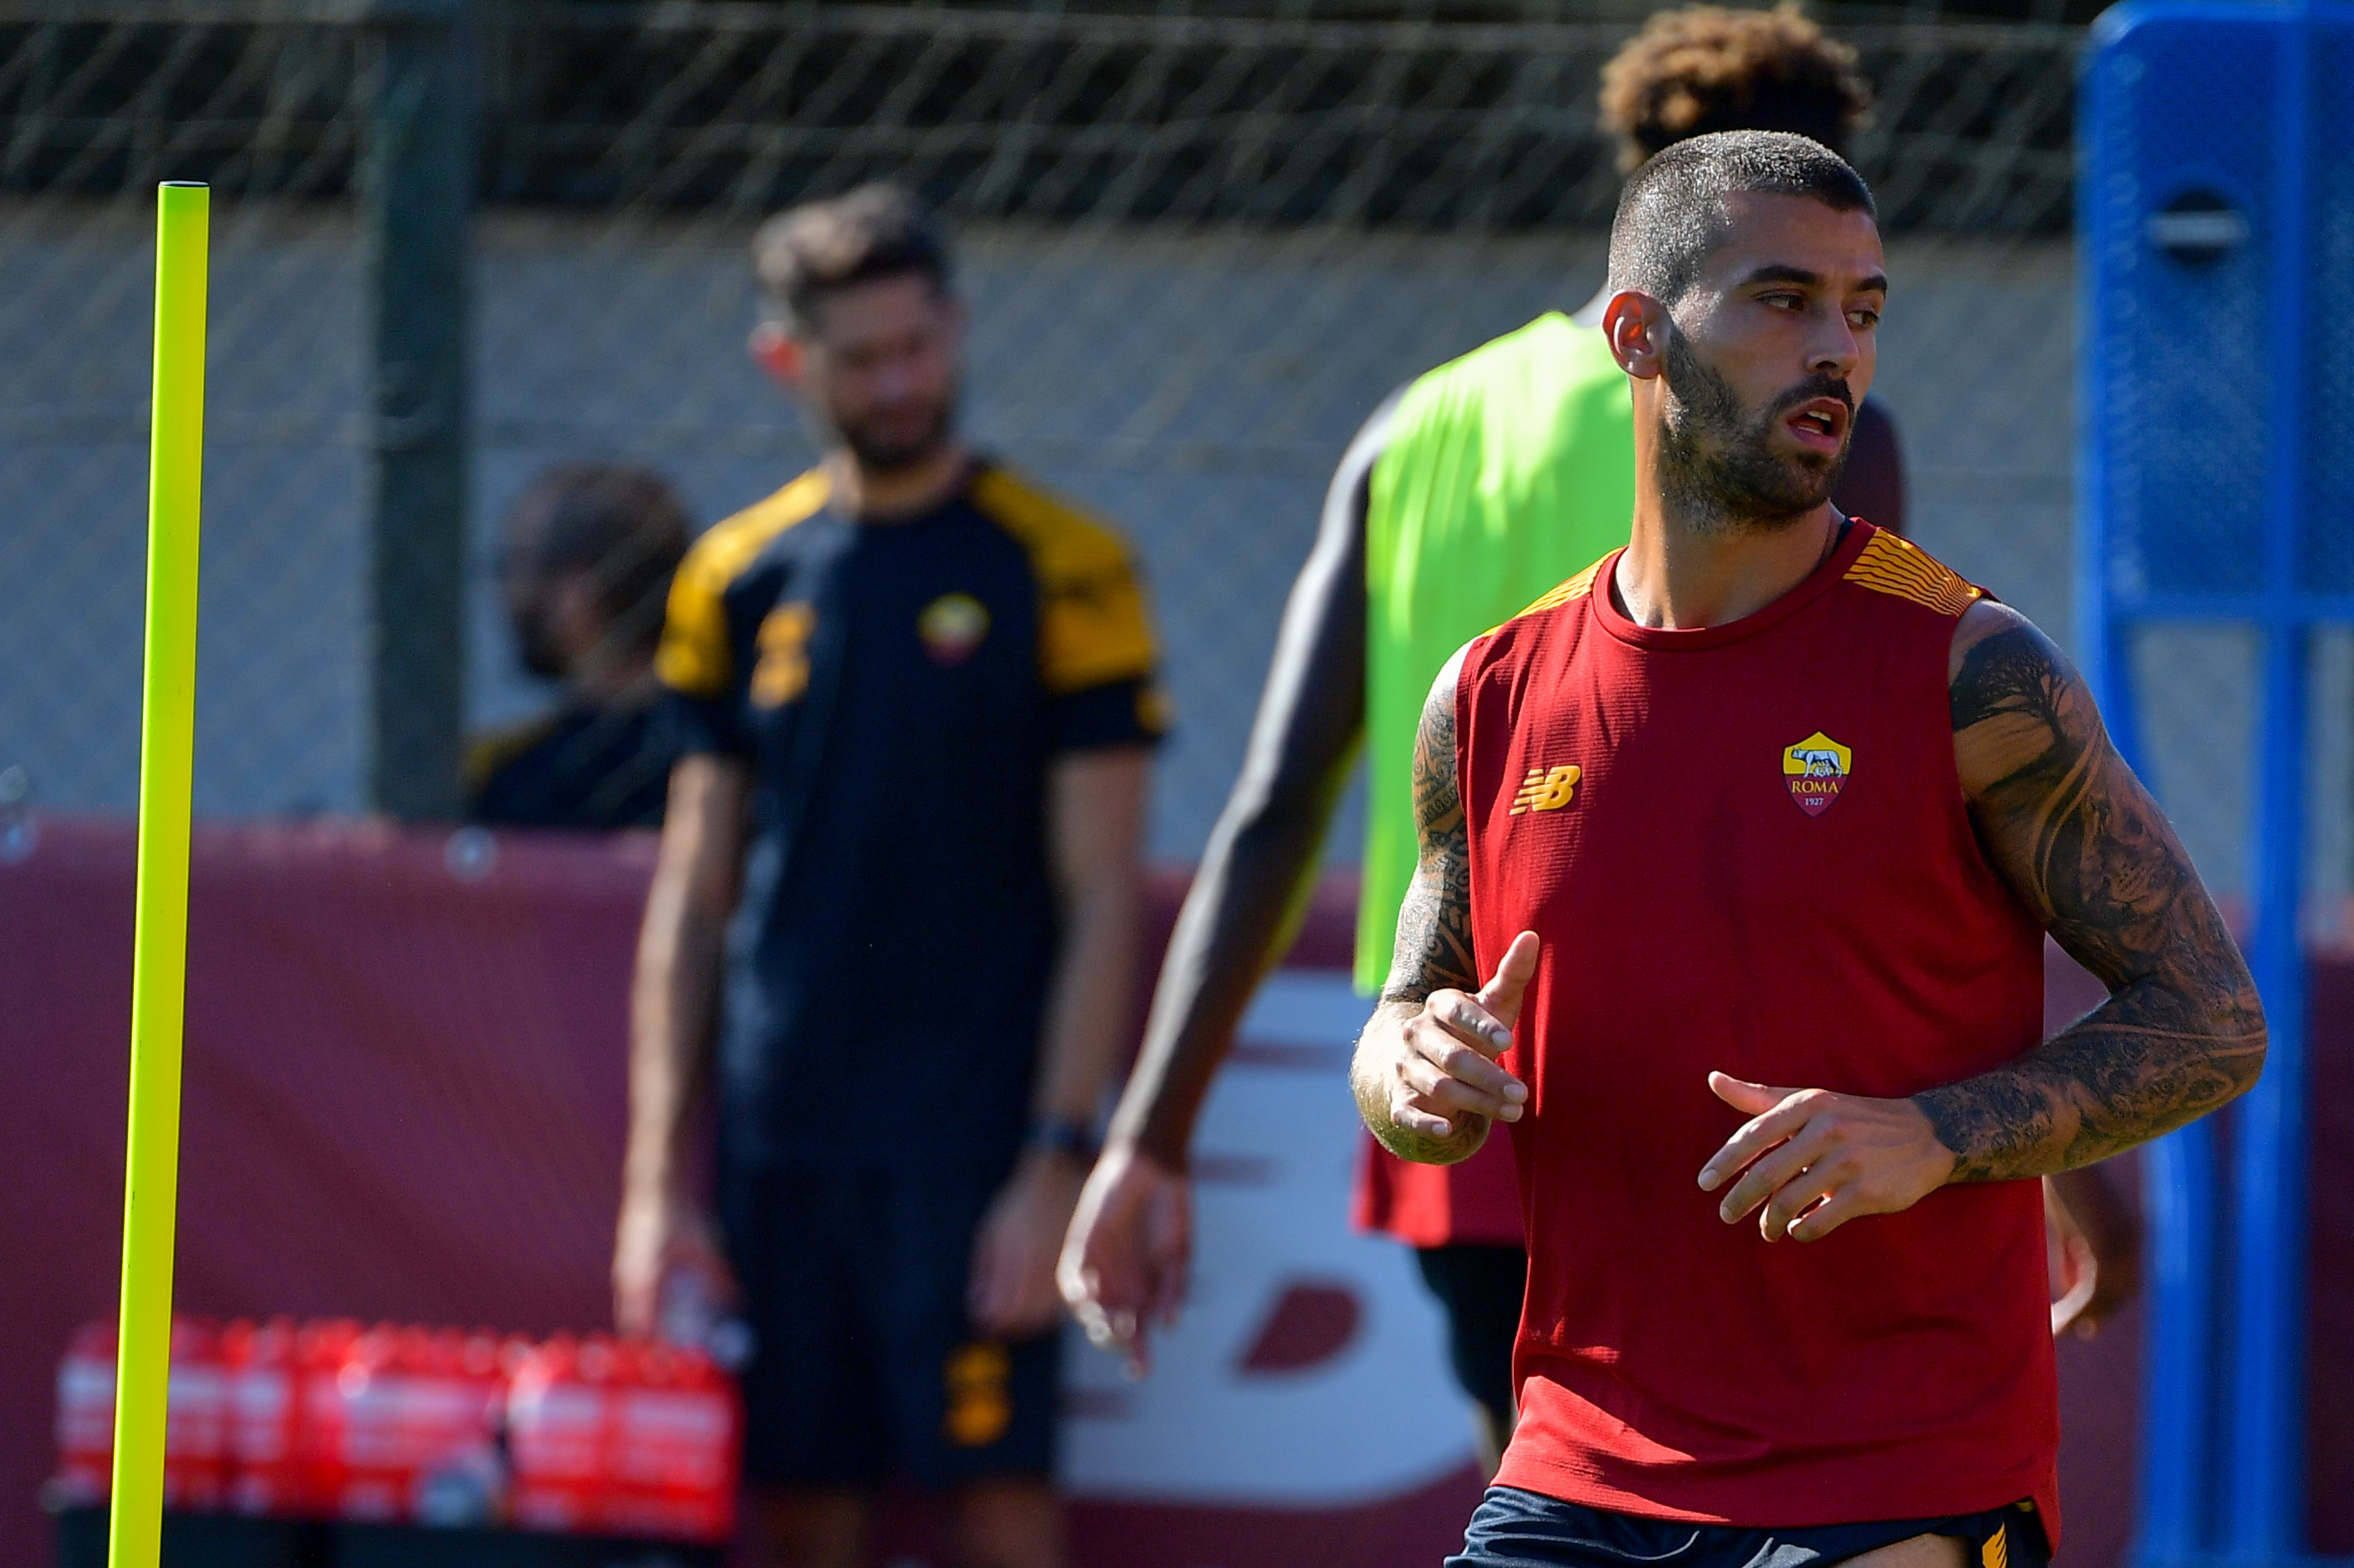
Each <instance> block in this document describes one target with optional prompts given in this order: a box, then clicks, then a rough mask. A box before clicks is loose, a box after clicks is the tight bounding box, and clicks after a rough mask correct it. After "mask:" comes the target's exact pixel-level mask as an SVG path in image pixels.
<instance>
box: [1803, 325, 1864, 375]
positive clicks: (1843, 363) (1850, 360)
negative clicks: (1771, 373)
mask: <svg viewBox="0 0 2354 1568" xmlns="http://www.w3.org/2000/svg"><path fill="white" fill-rule="evenodd" d="M1862 362H1863V345H1862V344H1861V343H1860V342H1859V341H1857V338H1856V334H1855V328H1854V327H1853V326H1851V325H1850V324H1849V322H1848V319H1847V313H1845V312H1844V311H1829V312H1827V313H1825V315H1824V318H1823V320H1822V326H1821V329H1820V330H1819V332H1818V333H1817V334H1815V337H1814V340H1813V341H1812V342H1810V343H1809V344H1808V345H1807V370H1808V373H1809V374H1810V375H1822V376H1836V377H1837V378H1838V379H1840V380H1841V381H1845V380H1846V379H1848V378H1849V377H1850V376H1853V375H1854V374H1855V368H1856V366H1859V365H1861V363H1862Z"/></svg>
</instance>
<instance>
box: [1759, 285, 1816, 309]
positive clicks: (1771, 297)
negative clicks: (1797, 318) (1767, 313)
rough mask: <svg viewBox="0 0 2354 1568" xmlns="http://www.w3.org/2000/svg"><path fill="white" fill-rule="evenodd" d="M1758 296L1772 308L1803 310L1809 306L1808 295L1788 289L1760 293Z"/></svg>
mask: <svg viewBox="0 0 2354 1568" xmlns="http://www.w3.org/2000/svg"><path fill="white" fill-rule="evenodd" d="M1757 298H1758V299H1759V300H1760V301H1761V302H1764V303H1765V306H1766V307H1767V308H1768V309H1771V310H1776V311H1803V310H1805V309H1806V308H1807V297H1806V296H1805V295H1804V294H1800V293H1797V292H1795V291H1791V290H1787V289H1783V290H1777V291H1775V292H1773V293H1770V294H1760V295H1758V296H1757Z"/></svg>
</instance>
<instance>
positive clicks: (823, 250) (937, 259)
mask: <svg viewBox="0 0 2354 1568" xmlns="http://www.w3.org/2000/svg"><path fill="white" fill-rule="evenodd" d="M752 270H753V273H754V275H755V276H756V277H758V279H759V281H760V294H761V297H762V299H763V300H764V301H765V302H766V303H767V306H768V309H769V313H770V314H771V315H772V316H773V317H774V318H775V319H776V320H778V321H779V322H782V323H784V324H785V325H786V326H787V327H790V328H794V329H805V328H807V327H808V326H809V324H810V321H811V312H812V311H813V310H814V309H815V308H816V305H817V302H819V301H820V300H822V298H824V297H825V296H826V295H827V294H829V293H832V292H834V291H837V290H842V289H847V288H850V287H852V286H853V285H854V284H858V283H871V282H874V281H876V280H877V279H881V278H897V277H903V276H907V275H910V274H912V275H914V276H916V277H919V278H924V279H927V280H928V281H930V283H931V285H932V287H933V288H934V289H936V290H938V291H940V292H942V293H946V292H947V291H948V289H949V247H948V241H947V239H946V238H944V237H943V236H942V234H941V233H940V227H939V221H938V218H936V217H934V216H933V215H932V210H931V208H930V207H926V206H925V205H924V202H923V198H922V197H920V196H917V195H916V194H915V192H913V191H911V190H908V189H907V188H906V187H905V186H902V185H882V184H876V185H861V186H859V187H858V188H857V189H856V190H854V191H851V192H848V193H847V194H845V195H843V196H832V197H830V198H828V199H827V200H824V201H813V202H807V203H804V204H803V205H801V206H800V207H793V208H790V210H788V211H785V212H780V213H779V214H778V215H777V216H776V217H772V218H770V219H769V221H768V222H766V223H764V224H762V225H761V226H760V231H759V232H758V234H756V235H755V236H753V238H752Z"/></svg>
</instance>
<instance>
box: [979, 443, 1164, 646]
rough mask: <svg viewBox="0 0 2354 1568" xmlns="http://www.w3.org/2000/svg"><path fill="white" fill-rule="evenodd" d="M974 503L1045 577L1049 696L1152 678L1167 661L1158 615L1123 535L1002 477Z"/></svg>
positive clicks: (988, 476) (986, 482)
mask: <svg viewBox="0 0 2354 1568" xmlns="http://www.w3.org/2000/svg"><path fill="white" fill-rule="evenodd" d="M972 499H973V501H974V503H975V504H977V505H978V506H980V507H981V510H982V511H984V512H986V513H987V514H989V515H990V516H991V517H993V518H995V519H996V520H997V522H998V523H999V524H1000V525H1001V526H1002V527H1003V528H1004V529H1005V531H1006V532H1007V533H1009V534H1011V535H1013V536H1014V538H1015V539H1017V540H1019V541H1020V542H1021V544H1022V546H1023V548H1024V549H1026V550H1027V551H1028V552H1029V554H1030V562H1031V567H1032V569H1033V570H1034V571H1035V572H1036V574H1037V577H1038V597H1039V612H1038V614H1039V630H1038V665H1039V672H1040V674H1041V677H1042V678H1043V679H1044V683H1045V686H1046V689H1047V690H1048V691H1050V692H1055V693H1065V692H1076V691H1084V690H1086V689H1087V687H1090V686H1100V685H1107V684H1109V683H1112V682H1115V681H1136V680H1142V679H1144V678H1145V677H1147V676H1149V675H1150V674H1151V673H1152V667H1153V664H1154V662H1156V661H1157V660H1158V659H1159V657H1160V650H1159V648H1158V646H1157V645H1156V644H1155V642H1154V641H1153V636H1152V616H1151V611H1150V609H1149V608H1148V607H1147V605H1146V603H1145V597H1144V585H1143V583H1142V582H1141V581H1140V579H1139V577H1138V576H1137V571H1136V566H1135V563H1134V561H1133V560H1132V559H1131V558H1130V557H1129V551H1128V546H1127V545H1126V543H1124V542H1123V541H1122V540H1121V539H1120V537H1119V535H1117V534H1115V533H1113V532H1112V531H1111V530H1110V529H1109V528H1108V527H1106V526H1105V525H1104V524H1101V523H1098V522H1097V521H1096V520H1095V519H1094V518H1092V517H1089V516H1088V515H1087V514H1085V513H1083V512H1080V511H1079V510H1078V509H1076V507H1073V506H1070V505H1068V504H1067V503H1064V502H1062V501H1058V500H1056V499H1055V497H1053V496H1051V495H1049V494H1047V493H1045V492H1044V491H1042V490H1039V489H1037V488H1035V487H1034V486H1032V485H1030V484H1028V483H1026V482H1023V481H1022V480H1020V479H1017V478H1015V477H1014V476H1013V475H1012V474H1010V473H1007V472H1006V471H1004V470H1002V469H996V468H992V469H989V470H987V471H984V472H983V473H982V474H981V477H980V478H978V479H976V480H975V481H974V482H973V487H972Z"/></svg>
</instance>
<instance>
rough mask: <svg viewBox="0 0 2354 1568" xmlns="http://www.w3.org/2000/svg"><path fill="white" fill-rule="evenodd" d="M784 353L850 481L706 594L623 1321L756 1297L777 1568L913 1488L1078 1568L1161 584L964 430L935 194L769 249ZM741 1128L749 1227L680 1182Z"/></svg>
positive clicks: (741, 1205)
mask: <svg viewBox="0 0 2354 1568" xmlns="http://www.w3.org/2000/svg"><path fill="white" fill-rule="evenodd" d="M754 259H755V264H756V267H757V270H758V275H759V281H760V284H761V289H762V293H763V295H764V297H765V302H766V309H767V312H768V316H769V319H768V320H767V321H766V322H764V323H763V324H762V325H761V326H760V327H759V328H758V330H757V331H756V333H755V334H754V338H753V353H754V355H755V357H756V358H757V359H758V360H759V362H760V363H761V364H762V365H763V366H766V367H767V368H768V369H769V371H770V372H771V373H772V374H774V376H776V377H777V379H778V380H779V382H781V383H782V384H783V385H784V386H785V387H788V388H789V389H790V391H792V392H793V393H794V394H795V395H796V396H797V397H798V398H799V399H800V401H801V404H802V406H803V408H804V409H805V411H806V413H807V415H808V417H809V418H810V419H811V424H812V426H813V427H814V429H815V430H816V431H817V433H818V434H819V436H820V439H821V440H822V442H823V444H824V446H825V448H826V455H825V459H824V461H822V463H821V464H820V466H819V467H817V468H815V469H813V470H811V471H810V472H808V473H806V474H803V475H802V476H801V477H800V478H799V479H796V480H794V481H793V482H791V483H790V484H788V485H786V486H785V488H784V489H782V490H780V491H779V492H778V493H776V494H774V495H772V496H770V497H769V498H768V499H767V500H765V501H762V502H759V503H756V504H754V505H753V506H751V507H749V508H748V509H747V510H746V511H744V512H742V513H741V514H737V516H735V517H733V518H731V519H729V520H727V521H726V522H724V523H722V524H719V525H718V526H717V527H716V528H714V529H712V530H711V532H710V533H709V534H707V535H705V536H704V537H703V538H702V539H701V540H700V541H699V542H698V543H697V544H696V545H695V548H694V549H693V551H692V552H691V553H690V554H689V555H688V556H687V559H686V562H685V564H684V567H681V569H680V572H679V575H678V579H677V582H676V584H675V586H674V587H673V590H672V593H671V599H670V607H669V617H668V620H667V623H666V625H665V628H664V630H663V643H662V649H661V653H660V656H659V660H658V671H659V673H660V675H661V677H662V679H663V683H665V684H666V685H667V686H668V687H669V688H670V689H671V691H672V693H673V707H674V709H675V712H676V713H677V715H678V716H679V718H680V720H681V723H682V725H683V726H684V739H683V744H684V747H685V755H684V758H683V759H682V760H681V761H680V762H679V764H678V766H677V768H676V769H675V770H674V771H673V775H672V779H671V786H670V801H669V814H668V818H667V821H666V822H665V825H664V828H663V842H662V854H661V863H660V866H659V869H658V870H657V872H656V874H655V879H654V885H653V889H652V895H651V897H650V899H649V902H648V906H647V911H646V920H645V927H644V934H643V937H642V944H641V947H640V951H639V960H638V973H637V981H636V987H635V991H634V994H633V997H632V1004H631V1010H632V1019H631V1033H632V1047H631V1049H632V1059H631V1132H630V1149H629V1157H628V1168H627V1176H626V1183H625V1192H624V1197H623V1202H622V1212H621V1220H620V1234H619V1238H618V1245H617V1249H616V1255H615V1260H614V1284H615V1293H616V1305H617V1313H618V1316H619V1318H620V1323H621V1326H622V1328H623V1329H624V1330H632V1331H648V1330H654V1329H656V1328H657V1327H658V1326H659V1325H660V1323H661V1322H662V1320H663V1317H664V1315H665V1313H666V1312H667V1311H668V1310H669V1308H670V1306H671V1303H672V1301H673V1298H681V1297H691V1296H693V1295H695V1293H697V1292H701V1293H705V1295H706V1296H708V1297H711V1298H718V1299H721V1300H732V1301H733V1302H735V1303H736V1304H737V1305H738V1307H739V1308H740V1310H741V1311H742V1313H743V1315H744V1317H745V1319H747V1321H748V1324H749V1326H750V1328H751V1330H752V1331H753V1336H754V1340H755V1344H756V1350H755V1352H754V1359H753V1361H752V1363H751V1365H750V1367H749V1368H748V1372H747V1376H746V1381H745V1393H746V1400H747V1404H748V1415H749V1423H748V1437H747V1445H746V1456H745V1461H746V1479H747V1498H746V1501H747V1505H748V1506H747V1509H746V1510H745V1512H746V1521H747V1522H746V1531H747V1536H748V1540H747V1542H746V1545H747V1547H748V1552H749V1557H750V1560H751V1561H754V1562H758V1563H763V1564H780V1565H781V1564H791V1565H793V1568H802V1565H811V1568H819V1565H825V1568H831V1565H833V1564H842V1565H843V1568H849V1565H852V1564H855V1563H860V1562H862V1561H863V1553H864V1535H865V1524H866V1517H867V1510H868V1507H869V1501H870V1499H871V1498H872V1497H873V1495H874V1492H875V1489H877V1488H878V1487H880V1486H881V1485H882V1484H883V1483H884V1482H885V1481H886V1480H888V1479H889V1478H891V1477H892V1476H893V1475H894V1474H895V1473H897V1472H900V1471H902V1470H904V1471H907V1472H911V1473H912V1474H913V1475H914V1476H915V1477H916V1478H917V1479H919V1480H920V1481H922V1482H923V1483H925V1484H927V1485H928V1486H929V1487H932V1488H936V1489H939V1490H940V1491H942V1492H943V1493H944V1494H946V1495H947V1497H948V1498H949V1502H950V1512H951V1518H952V1520H954V1521H955V1529H956V1533H957V1535H958V1537H959V1547H960V1561H962V1562H966V1563H971V1564H974V1565H975V1568H1056V1565H1057V1564H1059V1563H1061V1562H1062V1560H1063V1547H1062V1520H1061V1513H1060V1510H1059V1506H1058V1504H1057V1502H1056V1499H1055V1496H1054V1493H1053V1491H1052V1489H1051V1485H1050V1478H1051V1475H1052V1464H1053V1437H1054V1429H1055V1398H1056V1389H1055V1383H1056V1366H1055V1361H1056V1345H1055V1336H1054V1334H1053V1332H1052V1330H1053V1329H1054V1327H1055V1319H1056V1316H1057V1308H1058V1302H1057V1298H1056V1295H1055V1287H1054V1282H1053V1271H1054V1262H1055V1250H1056V1248H1057V1246H1058V1245H1059V1244H1060V1241H1061V1238H1062V1234H1063V1229H1064V1227H1065V1225H1066V1224H1067V1223H1068V1221H1069V1219H1070V1216H1071V1211H1072V1207H1073V1204H1074V1203H1075V1202H1076V1199H1077V1196H1078V1191H1079V1185H1080V1182H1081V1181H1082V1180H1083V1178H1084V1177H1085V1176H1086V1174H1087V1166H1088V1161H1089V1160H1090V1158H1091V1156H1092V1153H1093V1138H1092V1133H1093V1123H1094V1117H1095V1113H1096V1110H1097V1102H1098V1097H1099V1096H1100V1095H1101V1093H1102V1091H1103V1089H1104V1086H1105V1084H1106V1081H1107V1079H1108V1076H1109V1075H1110V1074H1111V1072H1112V1071H1113V1068H1114V1065H1115V1062H1116V1058H1117V1055H1118V1053H1119V1048H1120V1044H1121V1034H1122V1032H1123V1029H1124V1027H1125V1026H1126V1024H1127V1022H1128V1018H1129V980H1130V976H1131V973H1132V970H1133V965H1134V961H1135V943H1136V926H1137V918H1138V895H1139V893H1140V861H1139V839H1140V826H1141V821H1142V817H1143V811H1144V802H1145V789H1146V779H1147V763H1148V759H1149V758H1150V750H1151V747H1152V745H1153V743H1154V742H1155V741H1156V740H1157V739H1158V737H1159V736H1160V734H1161V728H1162V726H1163V718H1162V713H1161V701H1160V699H1159V696H1158V694H1157V693H1156V689H1155V687H1154V685H1153V676H1154V662H1155V651H1154V647H1153V641H1152V635H1151V631H1150V622H1149V618H1148V615H1147V612H1146V607H1145V602H1144V597H1143V592H1142V589H1141V588H1140V584H1139V582H1138V579H1137V577H1136V574H1135V570H1134V567H1133V566H1132V564H1131V562H1130V560H1129V554H1128V551H1127V549H1126V548H1125V546H1123V545H1122V544H1121V542H1120V541H1119V538H1118V537H1116V536H1115V535H1113V534H1112V533H1110V532H1109V531H1108V529H1106V528H1105V527H1103V526H1102V525H1101V524H1097V523H1096V522H1095V521H1093V520H1092V519H1090V518H1088V517H1087V516H1086V515H1084V514H1081V513H1079V512H1078V511H1076V510H1075V509H1073V508H1072V507H1071V506H1069V505H1068V504H1066V503H1063V502H1060V501H1058V500H1056V499H1055V498H1054V497H1052V496H1050V495H1047V494H1046V493H1044V492H1042V491H1040V490H1039V489H1037V488H1036V487H1034V485H1032V484H1031V483H1029V482H1027V481H1025V480H1023V479H1022V478H1021V477H1019V476H1017V475H1015V474H1013V473H1012V472H1010V471H1007V470H1006V469H1004V468H1003V467H1002V466H1000V465H999V464H997V463H995V462H992V461H990V460H989V459H987V458H985V457H982V456H980V455H978V454H975V453H974V452H972V451H971V450H969V449H968V448H967V447H966V446H965V445H964V443H963V442H962V440H960V437H959V435H958V433H957V429H956V398H957V392H958V381H959V374H960V360H961V353H962V346H963V339H964V330H965V316H964V309H963V306H962V304H961V303H960V301H959V299H958V298H957V296H956V294H955V292H954V291H953V289H952V287H951V281H950V276H949V260H948V254H947V250H946V247H945V245H944V243H943V241H942V240H941V239H940V238H939V237H938V234H937V232H936V230H935V228H934V226H933V222H932V220H931V218H930V217H929V216H928V214H927V213H926V212H925V210H924V209H923V207H921V206H920V205H919V204H918V203H917V201H916V200H915V198H913V197H912V196H908V195H907V193H905V192H902V191H899V190H896V189H893V188H890V187H885V186H869V187H866V188H864V189H861V190H858V191H855V192H853V193H851V194H850V195H848V196H843V197H840V198H838V199H836V200H833V201H829V202H822V203H817V204H813V205H811V206H809V207H801V208H798V209H796V210H794V211H792V212H790V213H787V214H785V215H783V216H782V217H779V218H776V219H774V220H772V221H771V222H770V223H769V225H768V226H767V227H766V228H763V229H762V230H761V232H760V234H759V237H758V239H757V240H756V241H755V244H754ZM715 1102H716V1113H717V1123H718V1149H719V1158H718V1166H719V1177H718V1202H717V1204H716V1211H717V1212H716V1214H715V1213H713V1212H712V1209H711V1207H708V1206H706V1205H705V1203H704V1202H703V1201H702V1200H701V1198H700V1197H699V1195H698V1194H697V1193H696V1192H695V1188H694V1185H693V1183H692V1181H690V1179H689V1175H688V1172H687V1171H686V1170H685V1168H684V1166H685V1154H686V1151H687V1150H688V1149H690V1148H691V1147H692V1146H693V1144H694V1142H695V1133H696V1131H697V1130H698V1128H699V1123H700V1121H701V1116H702V1113H703V1112H704V1111H705V1108H706V1107H707V1106H714V1104H715Z"/></svg>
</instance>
